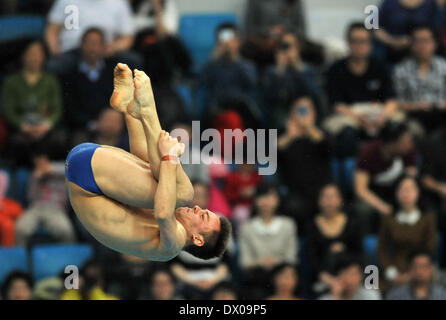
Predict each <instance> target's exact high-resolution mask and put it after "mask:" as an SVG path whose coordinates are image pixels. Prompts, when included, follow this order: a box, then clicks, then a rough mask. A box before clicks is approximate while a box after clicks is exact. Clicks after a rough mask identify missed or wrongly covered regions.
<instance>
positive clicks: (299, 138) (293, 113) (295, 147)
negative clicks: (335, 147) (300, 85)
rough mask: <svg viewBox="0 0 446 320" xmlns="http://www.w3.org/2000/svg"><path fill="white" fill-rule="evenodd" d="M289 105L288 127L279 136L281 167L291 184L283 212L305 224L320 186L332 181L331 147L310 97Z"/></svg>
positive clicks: (311, 211)
mask: <svg viewBox="0 0 446 320" xmlns="http://www.w3.org/2000/svg"><path fill="white" fill-rule="evenodd" d="M290 109H291V110H290V112H289V117H288V121H287V124H286V127H287V130H286V132H285V133H284V134H283V135H281V136H280V137H279V139H278V168H279V172H280V175H281V177H282V179H283V182H284V184H285V185H286V186H287V187H288V196H287V197H286V199H285V200H284V213H285V214H287V215H290V216H292V217H293V218H294V219H296V220H297V222H298V224H299V223H302V224H306V222H307V221H308V219H310V218H311V217H312V216H313V215H314V214H315V213H316V210H317V197H318V194H319V190H320V189H321V188H322V186H323V185H325V184H326V183H328V182H330V181H331V171H330V165H329V158H330V153H331V147H330V145H329V142H328V139H327V137H326V134H325V133H324V132H323V131H322V130H321V129H320V128H318V126H317V125H316V111H315V108H314V105H313V102H312V101H311V99H309V98H305V97H304V98H300V99H297V100H296V101H294V102H293V104H292V107H291V108H290Z"/></svg>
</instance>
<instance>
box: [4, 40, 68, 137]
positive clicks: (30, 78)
mask: <svg viewBox="0 0 446 320" xmlns="http://www.w3.org/2000/svg"><path fill="white" fill-rule="evenodd" d="M22 61H23V67H22V70H21V71H19V72H17V73H15V74H12V75H11V76H9V77H7V78H6V79H5V81H4V85H3V93H2V97H3V101H2V109H3V110H2V113H3V116H4V118H5V120H6V122H7V123H8V125H9V126H10V127H11V129H12V130H13V131H18V132H21V133H24V134H26V135H27V136H28V137H30V138H31V139H32V140H40V139H41V138H43V137H44V136H45V135H46V134H47V133H48V131H49V130H50V129H51V128H53V127H54V125H55V124H57V122H58V121H59V119H60V117H61V113H62V99H61V91H60V85H59V82H58V80H57V78H56V77H55V76H53V75H52V74H49V73H47V72H44V71H43V70H42V69H43V65H44V62H45V49H44V46H43V43H42V42H40V41H38V40H35V41H32V42H31V43H30V44H29V45H28V46H27V47H26V48H25V51H24V54H23V57H22Z"/></svg>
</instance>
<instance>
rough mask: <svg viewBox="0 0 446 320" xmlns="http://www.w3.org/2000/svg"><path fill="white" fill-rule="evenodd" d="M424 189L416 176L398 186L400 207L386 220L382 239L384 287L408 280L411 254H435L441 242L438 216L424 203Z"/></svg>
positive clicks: (403, 180)
mask: <svg viewBox="0 0 446 320" xmlns="http://www.w3.org/2000/svg"><path fill="white" fill-rule="evenodd" d="M419 194H420V190H419V187H418V185H417V182H416V180H415V179H414V178H413V177H404V178H402V179H401V180H400V182H399V183H398V185H397V189H396V198H397V206H395V211H394V214H393V215H388V216H386V217H385V219H384V220H383V223H382V226H381V230H380V234H379V242H378V260H379V264H380V267H381V268H382V270H383V272H382V275H383V281H381V282H380V284H381V285H380V287H382V288H383V289H387V287H388V285H398V284H404V283H407V281H408V280H409V273H408V270H409V265H410V256H411V254H412V253H413V252H414V251H416V250H423V251H426V252H429V253H430V254H431V255H433V254H434V252H435V249H436V244H437V230H436V223H435V217H434V215H433V214H431V213H430V212H428V211H426V209H425V208H423V206H422V205H423V204H422V203H420V201H419V198H420V195H419Z"/></svg>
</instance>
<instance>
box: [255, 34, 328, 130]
mask: <svg viewBox="0 0 446 320" xmlns="http://www.w3.org/2000/svg"><path fill="white" fill-rule="evenodd" d="M275 60H276V61H275V64H274V65H272V66H270V67H268V68H267V69H266V70H265V74H264V77H263V79H262V85H263V87H264V89H265V90H262V92H264V97H263V98H264V99H263V101H264V103H265V105H264V109H265V112H266V111H270V110H267V109H268V108H274V113H272V116H273V121H272V123H271V127H273V128H278V129H285V128H284V127H283V125H284V124H285V123H286V118H287V117H288V112H287V111H288V106H289V105H290V103H291V102H292V99H294V98H295V97H296V96H310V97H311V98H312V99H313V100H314V101H315V102H316V104H318V101H319V100H320V96H321V89H320V87H319V85H318V83H319V79H318V77H317V74H316V72H315V71H314V69H313V68H312V67H311V66H310V65H308V64H307V63H305V62H304V61H303V60H302V58H301V55H300V43H299V41H298V39H297V37H296V36H295V35H294V34H293V33H291V32H287V33H285V34H284V35H283V36H282V37H281V39H280V42H279V45H278V46H277V48H276V51H275ZM266 113H267V114H268V116H269V115H270V113H271V112H266Z"/></svg>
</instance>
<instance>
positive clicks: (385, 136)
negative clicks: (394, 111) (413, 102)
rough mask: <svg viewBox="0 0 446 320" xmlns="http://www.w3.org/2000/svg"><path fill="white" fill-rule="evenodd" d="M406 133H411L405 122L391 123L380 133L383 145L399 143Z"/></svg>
mask: <svg viewBox="0 0 446 320" xmlns="http://www.w3.org/2000/svg"><path fill="white" fill-rule="evenodd" d="M406 132H409V128H408V127H407V125H406V124H405V123H403V122H395V121H389V122H387V123H386V125H385V126H384V127H383V128H382V129H381V131H380V133H379V139H380V140H381V141H382V142H383V143H392V142H396V141H398V139H399V138H401V136H402V135H403V134H405V133H406Z"/></svg>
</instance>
